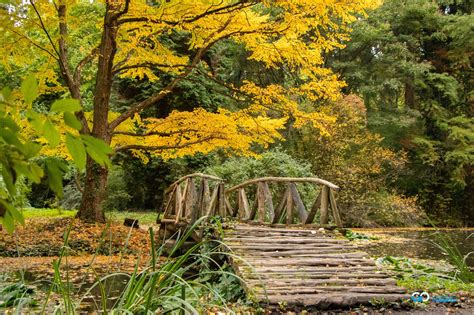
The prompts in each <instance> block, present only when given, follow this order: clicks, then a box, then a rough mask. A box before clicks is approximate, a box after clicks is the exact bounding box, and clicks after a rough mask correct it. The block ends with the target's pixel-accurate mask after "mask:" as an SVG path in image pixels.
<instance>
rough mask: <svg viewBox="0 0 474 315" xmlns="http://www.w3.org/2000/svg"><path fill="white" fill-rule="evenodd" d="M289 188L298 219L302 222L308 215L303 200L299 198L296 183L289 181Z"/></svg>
mask: <svg viewBox="0 0 474 315" xmlns="http://www.w3.org/2000/svg"><path fill="white" fill-rule="evenodd" d="M290 189H291V195H292V197H293V202H294V203H295V205H296V209H297V210H298V217H299V219H300V222H303V223H304V222H306V218H307V217H308V214H307V213H306V208H305V206H304V203H303V201H302V200H301V197H300V194H299V192H298V189H297V188H296V184H295V183H291V184H290Z"/></svg>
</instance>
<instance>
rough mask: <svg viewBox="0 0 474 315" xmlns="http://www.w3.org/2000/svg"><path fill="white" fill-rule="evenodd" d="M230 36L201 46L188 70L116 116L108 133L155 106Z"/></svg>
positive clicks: (221, 29)
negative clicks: (209, 51)
mask: <svg viewBox="0 0 474 315" xmlns="http://www.w3.org/2000/svg"><path fill="white" fill-rule="evenodd" d="M231 21H232V17H231V18H229V19H228V20H227V21H226V22H225V23H224V24H223V25H222V27H220V28H219V29H218V30H217V31H216V32H214V33H212V34H211V35H209V37H208V39H210V38H212V36H214V35H215V34H218V33H220V32H222V31H223V30H225V29H226V28H227V26H228V25H229V24H230V22H231ZM231 35H232V33H231V34H227V35H225V36H222V37H219V38H217V39H215V40H213V41H211V42H209V43H208V44H207V45H206V46H203V47H201V48H200V49H199V50H198V52H197V53H196V55H195V56H194V58H193V61H192V62H191V64H190V65H189V67H188V69H187V70H186V71H185V72H184V73H182V74H180V75H179V76H177V77H176V78H174V79H173V80H172V81H171V82H170V83H169V84H168V85H167V86H166V87H164V88H163V89H162V90H161V91H160V92H158V93H156V94H154V95H152V96H151V97H149V98H147V99H146V100H144V101H142V102H140V103H138V104H136V105H135V106H132V107H130V108H129V109H128V110H126V111H125V112H124V113H122V114H121V115H120V116H118V117H117V118H116V119H115V120H113V121H112V122H111V123H110V124H109V132H110V133H111V132H112V131H113V130H114V129H115V128H117V126H118V125H120V124H121V123H122V122H124V121H125V120H127V119H128V118H130V117H132V116H133V115H134V114H135V113H138V112H140V111H142V110H144V109H145V108H148V107H150V106H152V105H153V104H155V103H156V102H158V101H159V100H161V99H163V98H164V97H165V96H166V95H167V94H168V93H170V92H171V91H172V90H173V89H174V88H175V87H176V85H177V84H178V83H179V82H180V81H181V80H182V79H183V78H185V77H187V76H188V75H189V74H190V73H191V72H192V71H193V69H194V68H195V67H196V66H197V65H198V63H199V61H200V60H201V58H202V56H203V55H204V53H205V52H206V51H208V50H209V48H211V47H212V45H214V44H215V43H216V42H218V41H220V40H222V39H224V38H227V37H229V36H231Z"/></svg>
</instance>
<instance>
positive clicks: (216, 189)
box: [206, 185, 219, 217]
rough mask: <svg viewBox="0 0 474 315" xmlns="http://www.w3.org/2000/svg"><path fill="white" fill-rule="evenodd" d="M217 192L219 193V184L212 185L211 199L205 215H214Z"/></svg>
mask: <svg viewBox="0 0 474 315" xmlns="http://www.w3.org/2000/svg"><path fill="white" fill-rule="evenodd" d="M218 193H219V185H217V186H216V187H214V191H213V192H212V197H211V201H210V202H209V207H208V208H207V210H206V216H207V217H209V216H213V215H215V212H216V211H215V210H216V204H217V196H218Z"/></svg>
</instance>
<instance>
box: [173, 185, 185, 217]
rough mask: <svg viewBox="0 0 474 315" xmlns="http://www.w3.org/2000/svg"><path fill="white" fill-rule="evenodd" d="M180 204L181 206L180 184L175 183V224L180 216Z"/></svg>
mask: <svg viewBox="0 0 474 315" xmlns="http://www.w3.org/2000/svg"><path fill="white" fill-rule="evenodd" d="M182 206H183V197H182V195H181V186H179V185H176V192H175V211H176V214H175V215H176V217H175V220H174V222H175V224H177V223H178V222H179V218H180V216H181V211H182Z"/></svg>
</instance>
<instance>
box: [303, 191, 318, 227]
mask: <svg viewBox="0 0 474 315" xmlns="http://www.w3.org/2000/svg"><path fill="white" fill-rule="evenodd" d="M320 205H321V191H320V192H319V194H318V197H317V198H316V200H315V201H314V203H313V206H312V207H311V210H310V211H309V213H308V217H307V218H306V221H305V222H304V223H305V224H311V223H313V221H314V217H315V216H316V213H317V212H318V207H319V206H320Z"/></svg>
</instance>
